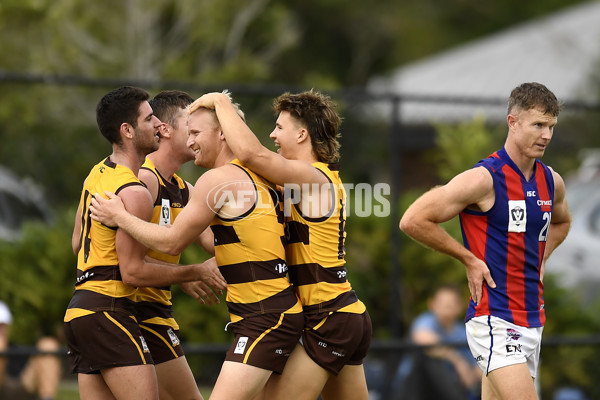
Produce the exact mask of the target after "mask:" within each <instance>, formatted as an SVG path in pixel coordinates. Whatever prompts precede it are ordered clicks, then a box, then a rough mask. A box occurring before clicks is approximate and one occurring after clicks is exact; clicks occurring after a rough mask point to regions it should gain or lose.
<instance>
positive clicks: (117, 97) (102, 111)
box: [96, 86, 150, 144]
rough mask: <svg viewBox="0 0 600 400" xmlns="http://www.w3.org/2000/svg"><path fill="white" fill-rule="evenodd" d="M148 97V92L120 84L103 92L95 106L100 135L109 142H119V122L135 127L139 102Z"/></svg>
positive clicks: (120, 141)
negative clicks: (105, 92) (118, 86)
mask: <svg viewBox="0 0 600 400" xmlns="http://www.w3.org/2000/svg"><path fill="white" fill-rule="evenodd" d="M148 98H150V95H149V94H148V92H146V91H145V90H143V89H140V88H136V87H132V86H122V87H120V88H117V89H114V90H112V91H110V92H108V93H107V94H105V95H104V97H102V99H100V101H99V102H98V105H97V106H96V123H97V124H98V129H99V130H100V133H102V136H104V137H105V138H106V139H108V141H109V142H110V143H111V144H121V143H122V139H121V134H120V132H119V131H120V129H121V124H123V123H125V122H126V123H128V124H130V125H131V126H133V127H134V128H137V119H138V117H139V110H140V104H141V103H143V102H144V101H147V100H148Z"/></svg>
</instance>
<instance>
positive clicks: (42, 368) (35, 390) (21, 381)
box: [0, 301, 62, 400]
mask: <svg viewBox="0 0 600 400" xmlns="http://www.w3.org/2000/svg"><path fill="white" fill-rule="evenodd" d="M11 323H12V315H11V313H10V310H9V308H8V306H7V305H6V304H5V303H4V302H2V301H0V352H4V351H7V350H9V349H10V348H9V334H10V325H11ZM36 347H37V350H38V351H40V352H56V351H57V350H59V349H60V344H59V342H58V340H57V339H55V338H53V337H50V336H44V337H42V338H40V339H39V340H38V342H37V344H36ZM9 361H10V363H9ZM16 361H18V360H16ZM13 362H14V364H15V365H18V362H15V360H13V359H12V358H10V359H9V357H1V356H0V399H10V400H20V399H23V400H29V399H31V400H37V399H41V400H52V399H54V398H55V397H56V393H57V391H58V385H59V383H60V378H61V374H62V366H61V363H60V357H59V356H58V355H55V354H39V355H34V356H31V357H30V358H29V360H27V361H26V363H24V364H25V365H24V367H23V368H22V369H21V368H18V367H17V368H16V371H13V370H14V369H15V368H13ZM10 372H13V373H12V374H11V373H10Z"/></svg>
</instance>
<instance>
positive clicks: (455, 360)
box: [391, 285, 481, 400]
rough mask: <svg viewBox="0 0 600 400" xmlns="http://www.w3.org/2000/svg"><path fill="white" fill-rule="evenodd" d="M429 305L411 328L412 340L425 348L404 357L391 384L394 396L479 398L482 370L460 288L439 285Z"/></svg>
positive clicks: (408, 397)
mask: <svg viewBox="0 0 600 400" xmlns="http://www.w3.org/2000/svg"><path fill="white" fill-rule="evenodd" d="M428 306H429V310H428V311H426V312H424V313H422V314H420V315H419V316H417V318H415V320H414V321H413V323H412V325H411V329H410V339H411V341H412V342H413V343H415V344H417V345H420V346H426V347H423V348H422V349H417V350H415V351H412V352H411V353H410V354H408V355H407V356H405V357H404V358H403V359H402V360H401V362H400V365H399V367H398V370H397V372H396V376H395V377H394V380H393V383H392V388H391V392H392V398H393V399H398V400H400V399H401V400H407V399H415V400H416V399H440V400H441V399H461V400H464V399H478V398H480V381H481V370H480V369H479V367H478V366H477V364H476V362H475V360H474V359H473V356H472V355H471V352H470V351H469V349H468V347H467V337H466V333H465V324H464V322H463V321H462V320H461V318H460V316H461V315H462V314H463V309H462V296H461V292H460V290H459V288H458V287H456V286H454V285H443V286H440V287H439V288H438V289H437V290H436V291H435V293H434V294H433V296H432V297H431V298H430V300H429V303H428ZM438 344H442V345H439V346H438ZM444 344H446V345H444Z"/></svg>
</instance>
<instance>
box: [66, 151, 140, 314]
mask: <svg viewBox="0 0 600 400" xmlns="http://www.w3.org/2000/svg"><path fill="white" fill-rule="evenodd" d="M134 185H138V186H142V183H141V182H140V181H139V180H138V178H137V177H136V176H135V174H134V173H133V171H131V170H130V169H129V168H127V167H124V166H122V165H119V164H115V163H113V162H112V161H110V157H107V158H106V159H104V160H103V161H101V162H99V163H98V164H96V165H95V166H94V167H92V169H91V171H90V173H89V175H88V176H87V178H86V180H85V182H84V184H83V190H82V193H81V198H80V201H79V207H80V209H81V231H80V236H79V238H80V239H79V252H78V253H77V282H76V285H75V292H74V294H73V298H72V299H71V302H70V303H69V306H68V307H67V312H66V314H65V319H67V317H68V318H69V319H72V318H73V317H75V318H76V317H78V316H83V315H85V314H86V312H85V311H69V309H72V308H73V309H77V308H80V309H83V310H87V311H89V312H98V311H112V310H117V309H120V310H126V311H128V312H130V311H131V310H132V305H131V304H129V303H130V300H133V298H134V295H135V292H136V290H137V289H136V288H135V287H133V286H130V285H126V284H125V283H123V281H122V280H121V274H120V270H119V259H118V255H117V249H116V243H115V238H116V232H117V230H116V229H115V228H111V227H107V226H105V225H103V224H101V223H99V222H97V221H94V220H92V219H91V217H90V213H89V207H90V204H91V199H92V196H93V195H94V194H95V193H102V194H103V193H104V192H105V191H109V192H113V193H115V194H118V193H119V192H120V191H121V190H123V189H124V188H126V187H129V186H134ZM119 299H123V300H119Z"/></svg>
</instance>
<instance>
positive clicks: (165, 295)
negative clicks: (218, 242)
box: [135, 158, 190, 329]
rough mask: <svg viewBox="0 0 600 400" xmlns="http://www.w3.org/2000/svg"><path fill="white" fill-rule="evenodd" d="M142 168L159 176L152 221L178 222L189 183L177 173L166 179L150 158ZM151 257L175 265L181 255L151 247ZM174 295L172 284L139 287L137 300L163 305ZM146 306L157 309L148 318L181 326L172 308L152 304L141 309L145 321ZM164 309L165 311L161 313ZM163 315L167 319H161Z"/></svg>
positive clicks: (167, 303) (156, 321)
mask: <svg viewBox="0 0 600 400" xmlns="http://www.w3.org/2000/svg"><path fill="white" fill-rule="evenodd" d="M142 168H144V169H147V170H149V171H151V172H152V173H153V174H154V175H155V176H156V179H158V195H157V196H156V199H154V209H153V211H152V219H151V220H150V221H151V222H152V223H155V224H158V225H169V224H172V223H173V221H175V218H177V215H179V213H180V212H181V210H183V207H185V205H186V204H187V203H188V200H189V197H190V193H189V189H188V186H187V185H186V183H185V181H184V180H183V179H181V178H180V177H179V176H177V174H174V175H173V179H172V180H171V181H167V180H165V179H164V178H163V177H162V176H161V175H160V173H159V172H158V170H157V169H156V166H155V165H154V163H153V162H152V161H151V160H150V159H148V158H146V161H145V162H144V165H142ZM148 256H149V257H152V258H154V259H157V260H161V261H165V262H169V263H173V264H177V263H178V262H179V258H180V255H176V256H174V255H170V254H166V253H161V252H158V251H155V250H152V249H148ZM171 297H172V296H171V289H170V287H169V286H166V287H140V288H138V290H137V292H136V294H135V300H136V301H137V302H149V303H159V304H160V305H164V306H171V304H172V303H171ZM146 309H148V310H149V309H154V310H152V311H151V315H148V317H152V318H154V319H153V320H152V321H154V322H155V323H162V324H168V325H171V326H172V327H173V328H174V329H179V327H178V325H177V323H175V321H174V320H173V318H172V317H171V312H170V308H161V307H160V306H158V305H156V306H152V305H150V306H149V307H146V308H144V309H142V312H141V315H140V312H138V315H139V317H140V318H141V320H142V321H144V320H146V318H145V317H146V315H144V310H146ZM161 309H162V310H163V312H158V311H159V310H161ZM138 310H140V307H138ZM157 313H158V314H159V315H160V317H159V316H158V315H157ZM161 318H163V319H166V320H161ZM152 321H149V322H152Z"/></svg>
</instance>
